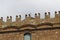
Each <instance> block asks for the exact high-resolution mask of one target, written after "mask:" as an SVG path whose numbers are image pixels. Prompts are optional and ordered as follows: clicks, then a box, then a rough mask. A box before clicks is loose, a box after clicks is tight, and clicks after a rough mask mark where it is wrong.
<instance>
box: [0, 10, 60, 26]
mask: <svg viewBox="0 0 60 40" xmlns="http://www.w3.org/2000/svg"><path fill="white" fill-rule="evenodd" d="M37 14H38V15H37ZM31 19H32V20H33V22H32V21H30V20H31ZM24 20H25V21H24ZM24 20H21V15H16V21H14V22H13V21H12V16H7V21H6V22H4V21H3V17H1V19H0V25H3V24H4V25H8V26H10V25H11V26H12V25H13V24H14V25H15V26H16V25H17V26H18V24H19V26H21V25H20V24H23V22H24V23H26V22H27V23H28V24H31V23H34V24H35V22H36V23H37V24H39V23H46V22H47V23H53V24H54V23H60V11H58V12H57V11H55V18H50V12H45V18H44V19H43V20H42V19H40V13H35V17H34V18H33V17H31V15H30V14H28V15H27V14H25V19H24Z"/></svg>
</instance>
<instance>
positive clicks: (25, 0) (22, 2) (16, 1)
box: [0, 0, 60, 19]
mask: <svg viewBox="0 0 60 40" xmlns="http://www.w3.org/2000/svg"><path fill="white" fill-rule="evenodd" d="M59 10H60V0H0V17H4V19H5V18H6V16H13V18H14V17H15V16H16V15H22V18H23V19H24V15H25V14H29V13H30V14H31V15H32V17H34V13H38V12H40V13H41V15H42V16H43V14H44V12H48V11H50V12H51V15H54V13H53V12H54V11H59ZM42 16H41V17H42Z"/></svg>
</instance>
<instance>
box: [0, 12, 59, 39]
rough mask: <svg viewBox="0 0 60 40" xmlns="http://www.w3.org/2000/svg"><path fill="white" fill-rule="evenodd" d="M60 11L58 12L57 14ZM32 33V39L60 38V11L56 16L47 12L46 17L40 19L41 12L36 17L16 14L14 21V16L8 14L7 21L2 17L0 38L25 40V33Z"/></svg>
mask: <svg viewBox="0 0 60 40" xmlns="http://www.w3.org/2000/svg"><path fill="white" fill-rule="evenodd" d="M57 13H58V14H57ZM25 33H30V34H31V40H60V11H58V12H56V11H55V17H54V18H50V12H48V15H47V12H45V18H44V19H40V13H38V15H37V14H35V18H33V17H31V15H30V14H29V16H27V15H25V19H24V20H21V15H19V16H17V15H16V21H14V22H12V16H10V18H9V16H7V21H6V22H4V21H3V17H1V19H0V40H24V34H25Z"/></svg>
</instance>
